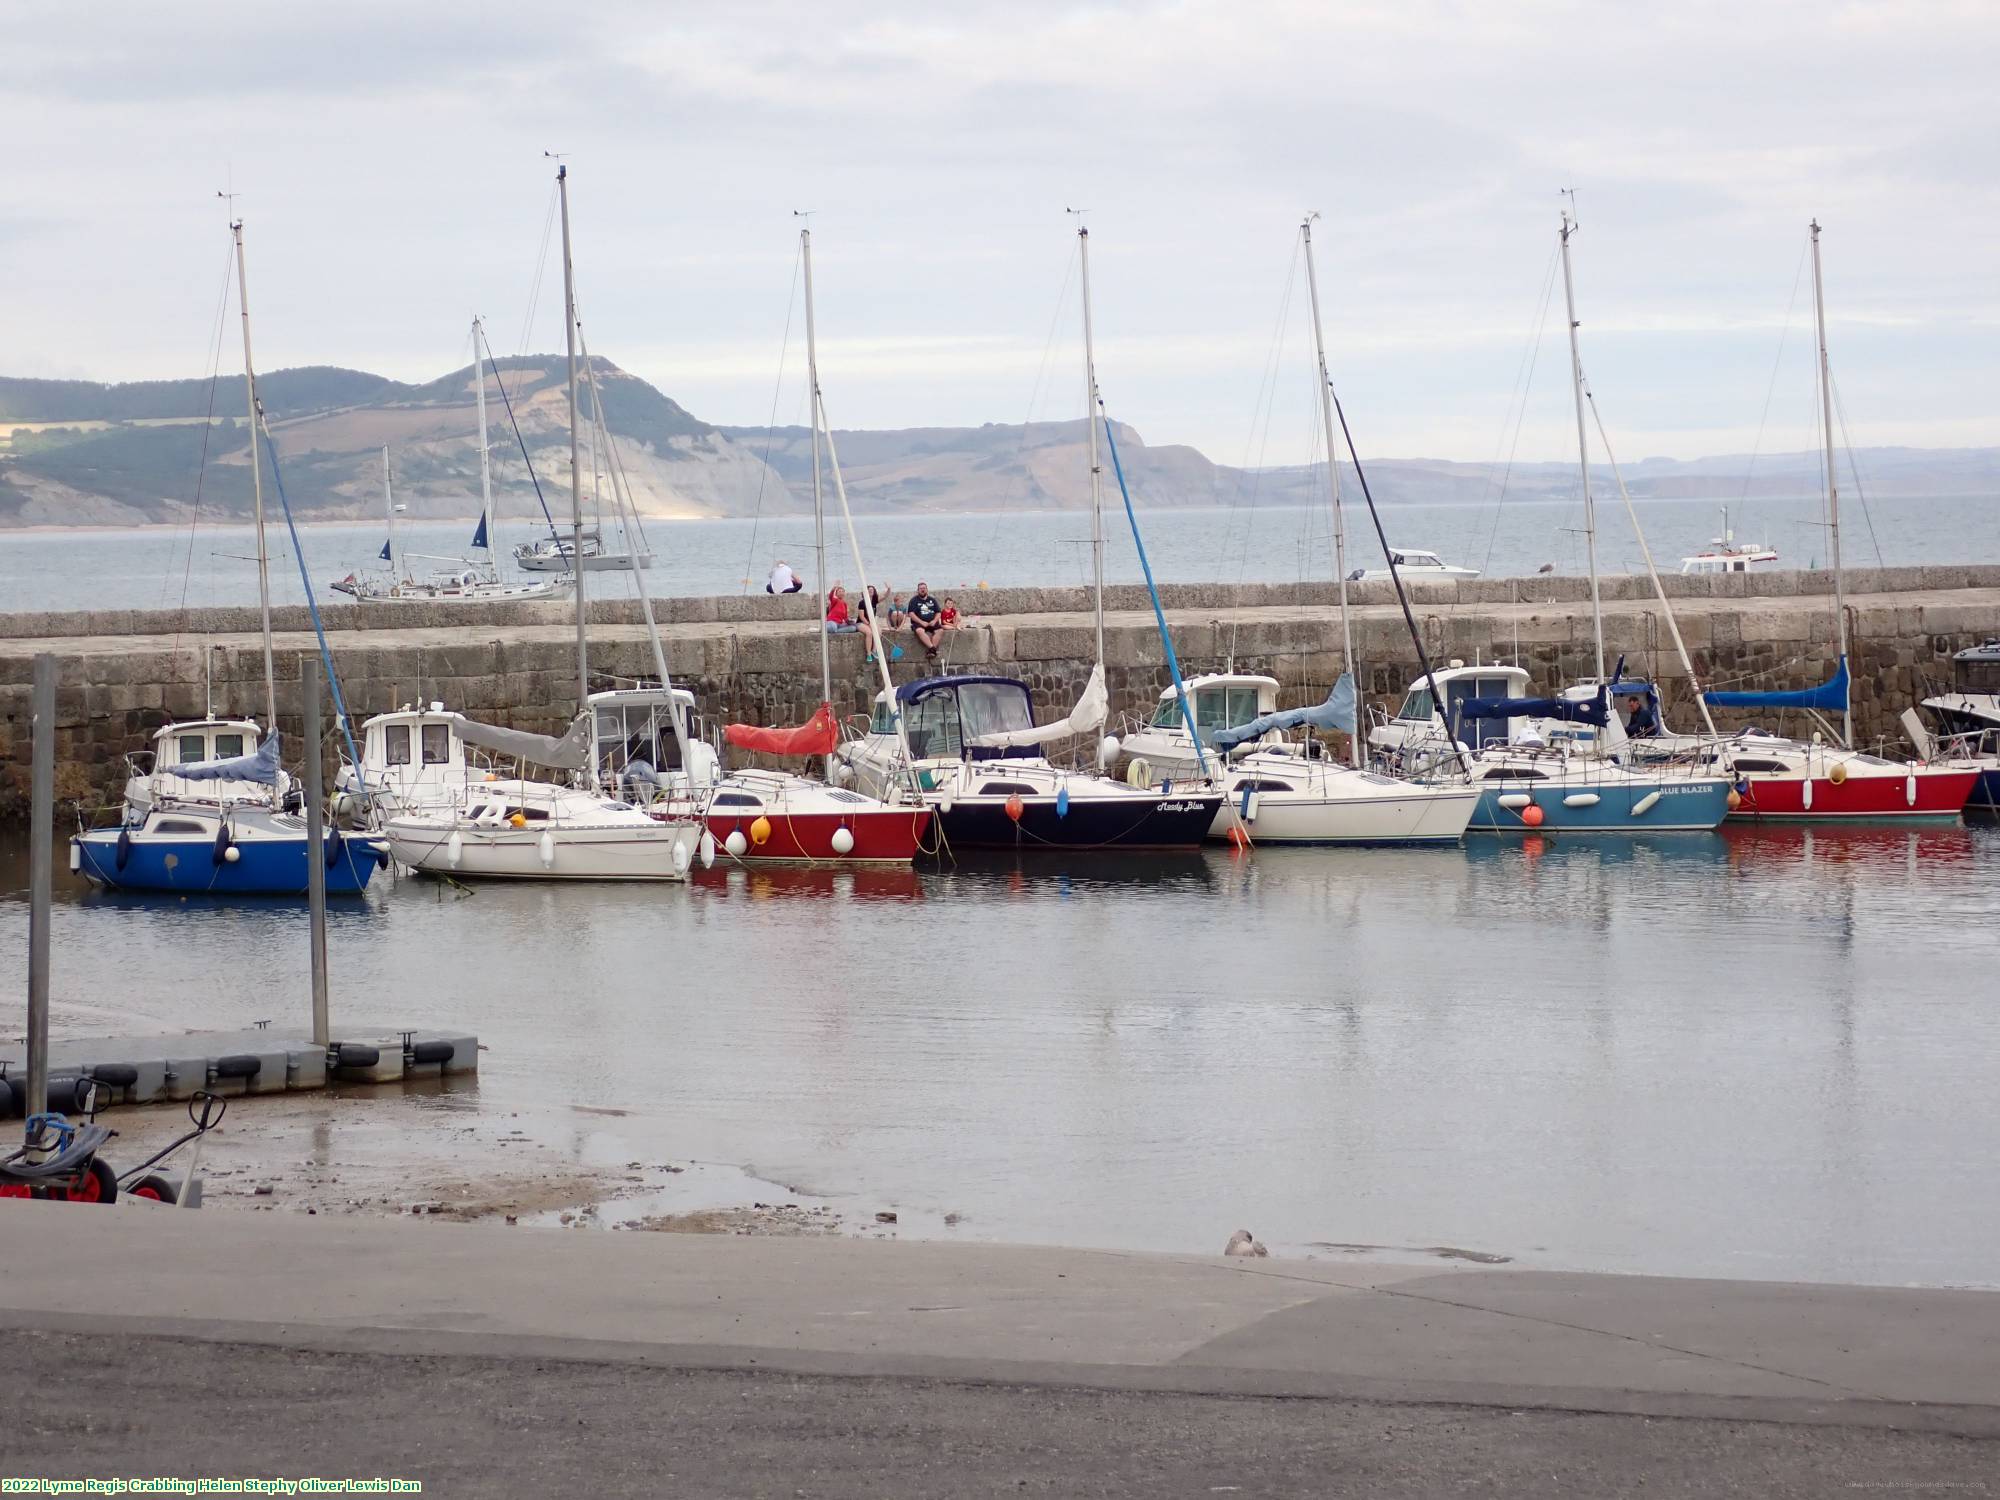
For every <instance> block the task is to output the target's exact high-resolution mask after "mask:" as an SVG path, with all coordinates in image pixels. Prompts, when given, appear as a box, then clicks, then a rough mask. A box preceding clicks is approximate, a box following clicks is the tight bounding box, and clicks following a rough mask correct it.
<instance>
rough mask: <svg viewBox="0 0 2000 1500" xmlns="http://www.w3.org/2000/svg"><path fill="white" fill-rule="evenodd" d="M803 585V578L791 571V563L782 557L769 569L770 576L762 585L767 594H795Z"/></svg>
mask: <svg viewBox="0 0 2000 1500" xmlns="http://www.w3.org/2000/svg"><path fill="white" fill-rule="evenodd" d="M805 586H806V585H805V580H804V579H803V578H801V577H799V575H798V574H796V573H794V572H793V571H792V565H791V564H790V563H788V562H786V561H785V560H784V559H783V558H779V559H778V565H777V566H776V567H775V568H773V569H771V578H770V581H769V582H768V583H766V584H765V585H764V592H765V593H767V594H796V593H797V592H798V591H799V590H800V589H802V588H804V587H805Z"/></svg>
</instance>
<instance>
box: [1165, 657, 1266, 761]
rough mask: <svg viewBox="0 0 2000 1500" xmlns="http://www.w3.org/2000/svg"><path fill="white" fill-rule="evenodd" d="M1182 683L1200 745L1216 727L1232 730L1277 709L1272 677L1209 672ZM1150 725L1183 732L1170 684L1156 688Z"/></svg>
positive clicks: (1176, 696)
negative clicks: (1155, 701) (1156, 700)
mask: <svg viewBox="0 0 2000 1500" xmlns="http://www.w3.org/2000/svg"><path fill="white" fill-rule="evenodd" d="M1183 686H1185V687H1186V689H1187V696H1188V706H1189V707H1191V708H1192V709H1193V710H1194V723H1195V730H1196V733H1198V734H1199V735H1200V737H1201V742H1202V743H1203V744H1204V745H1206V744H1209V743H1210V742H1211V741H1212V739H1213V737H1214V735H1215V731H1216V730H1218V729H1234V728H1235V727H1236V726H1237V725H1239V724H1248V723H1249V722H1250V721H1251V720H1252V719H1261V718H1262V717H1263V716H1264V715H1265V714H1273V713H1276V712H1277V711H1278V679H1277V678H1275V677H1264V676H1258V675H1253V674H1249V673H1239V672H1209V673H1206V674H1204V675H1203V676H1200V677H1190V678H1189V679H1188V680H1187V682H1186V683H1185V684H1183ZM1150 727H1152V728H1154V729H1166V730H1180V731H1181V732H1182V733H1186V728H1185V726H1184V725H1183V724H1182V722H1181V702H1180V696H1179V694H1177V693H1175V691H1174V690H1173V689H1172V688H1171V687H1167V688H1162V689H1161V690H1160V701H1159V703H1158V704H1157V705H1155V707H1154V709H1153V721H1152V725H1151V726H1150Z"/></svg>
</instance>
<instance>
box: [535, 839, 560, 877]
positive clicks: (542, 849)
mask: <svg viewBox="0 0 2000 1500" xmlns="http://www.w3.org/2000/svg"><path fill="white" fill-rule="evenodd" d="M535 852H536V853H538V854H540V855H541V857H542V868H543V869H544V870H553V869H554V868H555V867H556V836H555V835H554V834H553V833H548V832H544V833H543V834H542V836H541V837H540V838H538V839H536V840H535Z"/></svg>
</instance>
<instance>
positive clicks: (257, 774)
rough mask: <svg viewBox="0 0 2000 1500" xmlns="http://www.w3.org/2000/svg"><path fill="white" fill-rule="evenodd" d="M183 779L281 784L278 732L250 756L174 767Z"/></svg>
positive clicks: (265, 740) (264, 740) (261, 743)
mask: <svg viewBox="0 0 2000 1500" xmlns="http://www.w3.org/2000/svg"><path fill="white" fill-rule="evenodd" d="M173 773H174V775H176V776H178V777H180V778H181V780H183V781H255V782H260V783H262V784H263V785H264V786H276V785H277V784H278V731H277V730H275V729H274V730H272V731H271V732H270V733H269V734H267V735H265V736H264V738H263V740H262V741H260V742H259V744H258V746H257V748H256V749H255V750H253V751H251V752H250V753H249V754H248V755H235V756H231V757H230V758H229V759H228V760H201V761H192V762H186V763H183V764H181V765H178V766H175V767H173Z"/></svg>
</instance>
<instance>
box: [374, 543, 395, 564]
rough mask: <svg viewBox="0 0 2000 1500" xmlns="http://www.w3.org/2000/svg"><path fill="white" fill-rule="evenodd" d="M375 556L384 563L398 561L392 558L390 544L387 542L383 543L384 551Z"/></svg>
mask: <svg viewBox="0 0 2000 1500" xmlns="http://www.w3.org/2000/svg"><path fill="white" fill-rule="evenodd" d="M375 555H376V556H377V557H379V558H381V559H382V561H383V562H394V561H395V560H396V559H395V558H394V557H393V556H392V555H391V554H390V552H389V544H388V543H387V542H386V541H385V542H383V543H382V550H381V551H380V552H378V553H376V554H375Z"/></svg>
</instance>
